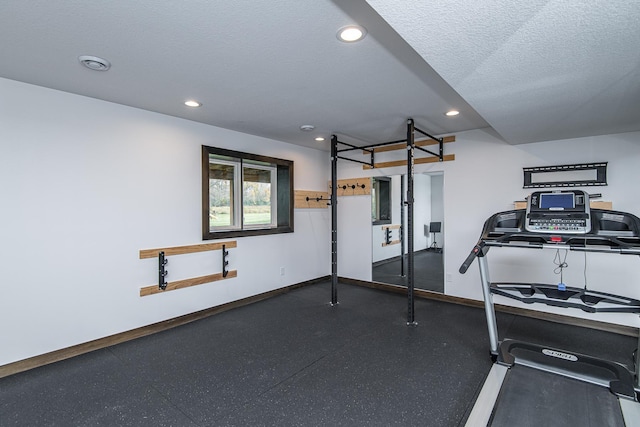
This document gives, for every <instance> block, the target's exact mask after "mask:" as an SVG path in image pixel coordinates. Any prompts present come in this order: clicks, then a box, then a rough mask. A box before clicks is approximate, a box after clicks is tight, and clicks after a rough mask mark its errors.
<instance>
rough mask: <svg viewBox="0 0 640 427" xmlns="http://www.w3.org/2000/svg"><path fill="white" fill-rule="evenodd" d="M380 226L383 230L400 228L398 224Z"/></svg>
mask: <svg viewBox="0 0 640 427" xmlns="http://www.w3.org/2000/svg"><path fill="white" fill-rule="evenodd" d="M381 228H382V229H383V230H384V229H385V228H388V229H389V230H397V229H399V228H400V224H395V225H383V226H382V227H381Z"/></svg>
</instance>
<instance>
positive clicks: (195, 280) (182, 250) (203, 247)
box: [139, 240, 238, 297]
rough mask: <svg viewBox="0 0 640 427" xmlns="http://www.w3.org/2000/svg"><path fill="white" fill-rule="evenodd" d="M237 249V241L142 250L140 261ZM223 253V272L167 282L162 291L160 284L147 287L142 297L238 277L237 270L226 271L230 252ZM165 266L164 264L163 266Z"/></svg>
mask: <svg viewBox="0 0 640 427" xmlns="http://www.w3.org/2000/svg"><path fill="white" fill-rule="evenodd" d="M235 247H237V242H236V241H235V240H231V241H227V242H215V243H202V244H197V245H187V246H172V247H166V248H156V249H142V250H140V255H139V256H140V259H148V258H158V257H160V254H162V255H163V257H162V258H161V259H163V258H164V257H168V256H172V255H185V254H192V253H196V252H206V251H216V250H222V251H225V252H226V251H227V249H232V248H235ZM225 252H223V253H222V257H221V265H222V270H223V271H222V272H221V273H214V274H209V275H206V276H200V277H192V278H190V279H183V280H177V281H175V282H165V283H166V287H165V288H164V289H162V288H161V287H160V285H159V284H155V285H151V286H145V287H142V288H140V296H141V297H144V296H147V295H153V294H159V293H163V292H167V291H174V290H176V289H182V288H188V287H190V286H196V285H202V284H205V283H211V282H216V281H218V280H224V279H231V278H233V277H237V276H238V272H237V270H231V271H227V270H226V264H227V263H226V255H227V254H228V252H226V253H225ZM161 265H163V264H161ZM161 272H162V273H161V275H160V277H164V267H162V269H161Z"/></svg>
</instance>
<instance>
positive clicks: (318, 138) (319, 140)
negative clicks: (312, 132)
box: [315, 136, 324, 142]
mask: <svg viewBox="0 0 640 427" xmlns="http://www.w3.org/2000/svg"><path fill="white" fill-rule="evenodd" d="M315 140H316V141H318V142H322V141H324V137H322V136H316V137H315Z"/></svg>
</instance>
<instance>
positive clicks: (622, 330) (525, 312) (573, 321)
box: [339, 277, 639, 337]
mask: <svg viewBox="0 0 640 427" xmlns="http://www.w3.org/2000/svg"><path fill="white" fill-rule="evenodd" d="M339 280H340V282H342V283H347V284H352V285H357V286H364V287H367V288H373V289H380V290H384V291H387V292H394V293H399V294H406V293H407V288H406V287H404V286H398V285H390V284H387V283H378V282H367V281H364V280H357V279H349V278H345V277H340V278H339ZM414 295H415V296H416V297H418V298H426V299H431V300H436V301H443V302H448V303H453V304H460V305H466V306H470V307H479V308H482V307H484V303H483V302H482V301H478V300H474V299H469V298H461V297H454V296H450V295H444V294H441V293H438V292H432V291H425V290H423V289H415V291H414ZM495 308H496V311H500V312H502V313H508V314H514V315H516V316H523V317H530V318H533V319H541V320H548V321H550V322H555V323H562V324H565V325H572V326H579V327H582V328H589V329H596V330H599V331H605V332H612V333H614V334H619V335H627V336H630V337H638V331H639V330H638V328H634V327H632V326H625V325H616V324H613V323H607V322H601V321H598V320H590V319H582V318H577V317H571V316H565V315H562V314H555V313H544V312H540V311H536V310H530V309H526V308H520V307H511V306H508V305H502V304H495Z"/></svg>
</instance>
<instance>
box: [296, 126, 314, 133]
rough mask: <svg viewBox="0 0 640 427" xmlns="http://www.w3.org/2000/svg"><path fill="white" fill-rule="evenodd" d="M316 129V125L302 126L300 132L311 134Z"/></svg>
mask: <svg viewBox="0 0 640 427" xmlns="http://www.w3.org/2000/svg"><path fill="white" fill-rule="evenodd" d="M315 128H316V127H315V126H314V125H302V126H300V130H301V131H303V132H311V131H312V130H314V129H315Z"/></svg>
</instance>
